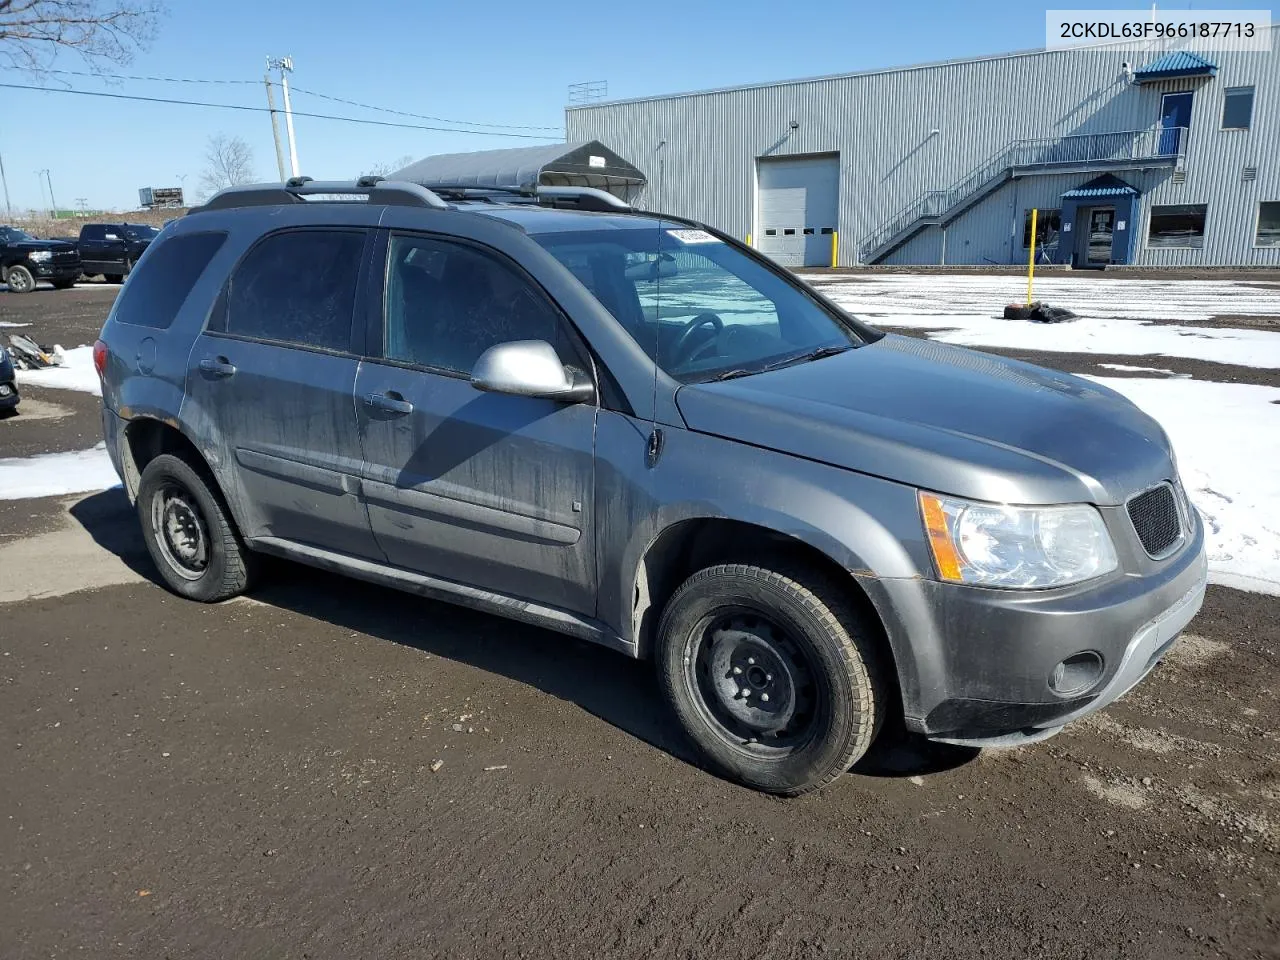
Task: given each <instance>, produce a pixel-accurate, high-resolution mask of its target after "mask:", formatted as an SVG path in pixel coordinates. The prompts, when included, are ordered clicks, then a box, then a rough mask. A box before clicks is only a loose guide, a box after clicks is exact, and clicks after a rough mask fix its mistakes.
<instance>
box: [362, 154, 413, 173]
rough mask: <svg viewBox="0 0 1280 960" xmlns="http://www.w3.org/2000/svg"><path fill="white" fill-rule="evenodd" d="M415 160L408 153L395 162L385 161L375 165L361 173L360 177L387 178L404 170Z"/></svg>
mask: <svg viewBox="0 0 1280 960" xmlns="http://www.w3.org/2000/svg"><path fill="white" fill-rule="evenodd" d="M413 160H414V158H413V157H411V156H410V155H409V154H407V153H406V154H405V155H404V156H403V157H399V158H397V159H395V160H392V161H390V162H389V163H388V162H386V161H383V162H382V163H375V164H374V165H373V166H372V167H370V168H369V169H368V170H365V171H364V172H363V173H361V174H360V176H362V177H387V176H390V175H391V174H393V173H395V172H396V171H397V170H403V169H404V168H405V167H407V166H408V165H409V164H411V163H413Z"/></svg>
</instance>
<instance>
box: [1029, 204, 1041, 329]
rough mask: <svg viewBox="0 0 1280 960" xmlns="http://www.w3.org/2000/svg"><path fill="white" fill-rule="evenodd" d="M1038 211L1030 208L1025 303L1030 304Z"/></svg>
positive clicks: (1033, 276) (1034, 273) (1034, 264)
mask: <svg viewBox="0 0 1280 960" xmlns="http://www.w3.org/2000/svg"><path fill="white" fill-rule="evenodd" d="M1039 213H1040V211H1039V210H1038V209H1036V208H1032V210H1031V256H1030V257H1029V258H1028V259H1027V304H1028V305H1030V304H1031V302H1032V300H1031V281H1032V280H1034V279H1035V276H1036V216H1037V214H1039Z"/></svg>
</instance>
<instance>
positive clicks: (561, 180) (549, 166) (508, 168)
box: [389, 140, 645, 187]
mask: <svg viewBox="0 0 1280 960" xmlns="http://www.w3.org/2000/svg"><path fill="white" fill-rule="evenodd" d="M389 179H391V180H408V181H409V182H410V183H420V184H424V185H426V186H430V185H432V184H451V185H456V186H476V187H532V186H536V185H538V184H540V183H542V184H562V185H569V186H605V185H606V184H609V185H612V184H616V183H629V184H643V183H644V182H645V175H644V174H643V173H641V172H640V171H639V170H638V169H636V168H635V167H634V166H633V165H632V164H630V163H629V162H627V161H626V160H624V159H622V157H620V156H618V155H617V154H616V153H614V152H613V151H612V150H610V149H609V148H608V147H606V146H605V145H604V144H602V143H601V142H600V141H599V140H582V141H579V142H577V143H552V144H547V145H546V146H541V147H514V148H511V149H507V150H478V151H475V152H472V153H441V154H437V155H436V156H434V157H424V158H423V159H421V160H419V161H417V162H416V163H411V164H409V166H407V167H405V168H403V169H402V170H397V171H396V172H395V173H393V174H391V175H390V177H389ZM588 181H590V182H588ZM597 181H598V182H597Z"/></svg>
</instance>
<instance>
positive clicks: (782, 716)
mask: <svg viewBox="0 0 1280 960" xmlns="http://www.w3.org/2000/svg"><path fill="white" fill-rule="evenodd" d="M850 589H852V588H851V587H847V586H845V587H841V586H840V585H838V584H834V583H832V582H830V581H829V579H828V578H826V577H824V576H823V575H821V574H820V573H818V572H816V571H811V570H808V569H804V568H798V569H791V568H781V569H777V570H770V569H766V568H763V567H757V566H746V565H723V566H715V567H708V568H706V569H704V570H700V571H698V572H697V573H695V574H694V575H693V576H692V577H690V578H689V579H688V580H687V581H685V583H684V584H683V585H682V586H681V587H680V589H679V590H677V591H676V593H675V595H674V596H673V597H672V598H671V601H670V602H669V603H668V604H667V607H666V609H665V610H664V611H663V615H662V621H661V624H660V626H659V640H658V651H657V660H658V673H659V679H660V681H661V684H662V687H663V690H664V692H665V693H666V695H667V697H668V699H669V700H670V702H671V704H672V706H673V708H674V709H675V713H676V716H677V717H678V718H679V720H680V723H681V725H682V726H683V727H684V729H685V732H686V733H687V734H688V735H689V738H690V739H691V740H692V741H693V742H694V744H695V745H696V746H697V747H698V749H699V750H700V751H701V753H702V755H703V756H704V757H705V758H706V760H707V761H708V762H709V764H710V765H711V766H712V767H713V768H714V769H715V770H716V771H717V772H719V773H721V774H723V775H724V776H727V777H729V778H731V779H733V780H737V781H739V782H741V783H744V784H746V785H748V786H751V787H755V788H756V789H759V790H764V791H767V792H769V793H778V794H785V795H791V796H794V795H797V794H801V793H806V792H808V791H810V790H814V789H816V788H818V787H820V786H822V785H824V784H826V783H828V782H830V781H831V780H834V779H835V778H836V777H838V776H839V775H840V774H841V773H843V772H844V771H845V770H847V769H848V768H849V767H850V766H851V765H852V764H853V763H855V762H856V761H857V760H858V759H859V758H860V757H862V755H863V754H864V753H866V751H867V748H868V747H869V746H870V745H871V741H872V739H873V738H874V736H875V733H876V732H877V730H878V729H879V726H880V721H881V719H882V717H883V714H884V712H885V706H884V705H885V703H886V701H887V695H886V691H885V689H884V687H883V685H882V682H881V680H880V675H879V670H878V659H877V649H876V646H875V636H876V633H875V630H874V627H873V625H871V624H869V623H867V622H865V620H864V618H863V617H862V616H861V615H860V614H859V613H858V611H857V610H856V609H855V608H854V607H853V606H852V604H850V603H849V602H848V600H847V599H846V596H845V595H846V593H847V591H848V590H850Z"/></svg>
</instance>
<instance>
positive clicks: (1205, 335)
mask: <svg viewBox="0 0 1280 960" xmlns="http://www.w3.org/2000/svg"><path fill="white" fill-rule="evenodd" d="M804 279H805V280H807V281H808V282H809V283H811V284H813V285H814V286H815V287H817V288H818V289H819V290H820V291H821V292H822V293H823V294H825V295H826V296H828V297H829V298H831V299H832V300H834V301H835V302H836V303H838V304H839V305H840V306H841V307H843V308H844V309H846V310H848V311H849V312H850V313H854V314H857V315H858V316H861V317H864V318H865V319H867V320H868V321H869V322H870V323H873V324H877V325H879V326H887V327H910V328H917V329H918V328H926V329H936V331H937V332H934V333H931V334H930V337H931V338H932V339H934V340H941V341H943V342H945V343H954V344H959V345H961V346H969V347H1004V348H1008V349H1014V350H1044V351H1051V352H1062V353H1110V354H1129V355H1134V356H1143V355H1149V354H1154V355H1160V356H1168V357H1188V358H1191V359H1196V360H1211V361H1214V362H1217V363H1232V364H1237V365H1240V366H1246V367H1280V332H1276V331H1271V330H1264V329H1256V328H1244V327H1240V328H1235V327H1188V326H1182V325H1180V324H1177V323H1173V324H1168V323H1165V324H1160V325H1153V324H1144V323H1140V322H1137V321H1142V320H1164V321H1169V320H1174V321H1177V320H1187V321H1197V322H1203V321H1205V320H1208V319H1209V318H1211V317H1214V316H1223V315H1241V316H1280V287H1276V288H1268V287H1261V286H1250V285H1248V284H1245V283H1238V282H1236V281H1230V280H1208V281H1193V280H1098V279H1096V278H1095V279H1089V280H1085V279H1081V278H1053V279H1045V280H1040V281H1037V283H1036V297H1037V298H1039V299H1043V300H1044V301H1045V302H1046V303H1049V304H1052V305H1053V306H1055V307H1066V308H1068V309H1070V310H1072V311H1074V312H1075V313H1077V314H1079V319H1078V320H1075V321H1074V322H1071V323H1058V324H1040V323H1028V322H1027V321H1025V320H1005V319H1004V318H1003V316H1002V315H1001V311H1002V310H1003V307H1004V305H1005V304H1006V303H1020V302H1022V301H1023V300H1024V299H1025V298H1026V281H1025V280H1022V279H1019V278H1017V277H1009V276H1001V277H993V276H980V277H948V276H939V275H937V274H907V275H892V276H877V277H857V278H839V279H833V278H831V277H829V276H821V275H810V276H806V277H804Z"/></svg>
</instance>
